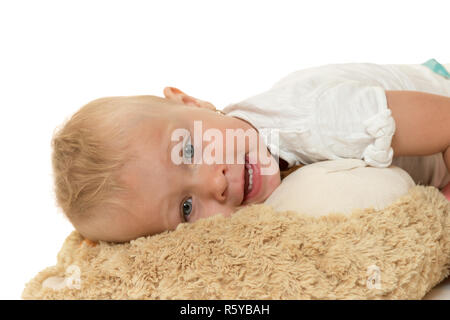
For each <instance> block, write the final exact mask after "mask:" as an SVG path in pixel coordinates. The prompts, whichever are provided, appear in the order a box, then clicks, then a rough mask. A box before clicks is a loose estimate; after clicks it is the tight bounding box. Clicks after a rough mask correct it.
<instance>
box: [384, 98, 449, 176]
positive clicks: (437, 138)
mask: <svg viewBox="0 0 450 320" xmlns="http://www.w3.org/2000/svg"><path fill="white" fill-rule="evenodd" d="M386 98H387V104H388V107H389V109H391V111H392V116H393V117H394V120H395V126H396V130H395V134H394V136H393V138H392V148H393V149H394V156H396V157H398V156H421V155H430V154H435V153H439V152H442V154H443V155H444V160H445V164H446V166H447V170H448V171H449V172H450V98H449V97H445V96H440V95H435V94H430V93H424V92H417V91H386Z"/></svg>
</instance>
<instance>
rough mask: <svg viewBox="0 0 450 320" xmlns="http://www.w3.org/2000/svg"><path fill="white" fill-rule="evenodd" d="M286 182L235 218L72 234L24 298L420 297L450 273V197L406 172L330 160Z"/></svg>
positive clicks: (292, 175) (25, 290)
mask: <svg viewBox="0 0 450 320" xmlns="http://www.w3.org/2000/svg"><path fill="white" fill-rule="evenodd" d="M280 187H281V188H279V189H277V190H276V191H275V192H274V193H273V194H272V195H271V197H270V198H269V199H268V200H267V201H266V203H263V204H256V205H250V206H248V207H245V208H243V209H241V210H239V211H238V212H236V213H235V214H233V215H232V216H231V217H228V218H225V217H223V216H221V215H216V216H212V217H209V218H206V219H200V220H198V221H196V222H195V223H183V224H180V225H179V226H178V227H177V229H176V230H174V231H170V232H169V231H167V232H164V233H161V234H158V235H154V236H148V237H141V238H139V239H136V240H134V241H130V242H127V243H122V244H114V243H107V242H102V241H101V242H99V243H98V244H97V245H95V244H92V243H89V242H86V241H84V239H83V238H82V237H81V235H80V234H79V233H78V232H76V231H73V232H72V233H71V234H70V235H69V236H68V237H67V239H66V241H65V243H64V244H63V246H62V249H61V251H60V252H59V254H58V260H57V264H56V265H55V266H52V267H49V268H46V269H45V270H43V271H41V272H40V273H39V274H38V275H36V276H35V277H34V278H33V279H32V280H31V281H29V282H28V283H27V285H26V287H25V289H24V291H23V294H22V297H23V298H24V299H421V298H423V297H424V296H425V294H426V293H427V292H429V291H430V289H432V288H433V287H434V286H436V285H437V284H438V283H440V282H441V281H442V280H443V279H445V278H446V277H447V276H448V274H449V272H450V270H449V265H450V202H449V201H447V200H446V199H445V197H444V196H443V195H442V194H441V193H440V192H439V190H438V189H436V188H434V187H425V186H415V185H414V183H412V182H411V178H410V177H409V176H408V175H407V174H406V175H405V172H404V171H402V170H401V169H398V168H395V167H391V168H389V169H376V168H369V167H366V166H365V165H364V164H363V163H361V162H360V161H358V160H356V161H353V160H351V161H334V162H333V161H331V162H324V163H321V164H314V165H308V166H304V167H302V168H301V169H299V170H297V171H295V172H294V173H292V174H291V175H289V176H287V177H286V178H285V179H284V180H283V182H282V184H281V186H280ZM80 244H81V245H80Z"/></svg>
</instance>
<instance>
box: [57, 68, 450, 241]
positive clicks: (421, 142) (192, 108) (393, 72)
mask: <svg viewBox="0 0 450 320" xmlns="http://www.w3.org/2000/svg"><path fill="white" fill-rule="evenodd" d="M447 76H448V74H447V73H446V70H445V68H444V67H443V66H442V65H440V64H438V63H437V62H436V61H435V60H431V61H429V62H428V63H427V64H425V65H375V64H357V63H354V64H335V65H327V66H322V67H317V68H311V69H306V70H302V71H297V72H294V73H292V74H290V75H288V76H287V77H285V78H284V79H282V80H280V81H279V82H277V83H276V84H275V85H274V86H273V87H272V88H271V89H269V90H268V91H266V92H263V93H261V94H258V95H256V96H253V97H251V98H249V99H246V100H244V101H242V102H239V103H237V104H231V105H229V106H227V107H226V108H225V109H224V110H223V112H221V111H216V109H215V107H214V106H213V105H212V104H211V103H209V102H207V101H203V100H200V99H197V98H194V97H192V96H189V95H187V94H185V93H183V92H182V91H180V90H179V89H176V88H173V87H166V88H165V89H164V96H165V98H160V97H156V96H130V97H108V98H101V99H97V100H94V101H92V102H90V103H88V104H87V105H85V106H84V107H82V108H81V109H80V110H79V111H78V112H76V113H75V114H74V115H73V116H72V117H71V118H70V119H69V121H67V122H66V123H65V124H64V126H63V127H62V128H61V129H60V130H58V131H57V132H56V133H55V135H54V137H53V140H52V147H53V154H52V163H53V171H54V180H55V193H56V200H57V204H58V205H59V206H60V207H61V208H62V210H63V211H64V213H65V215H66V216H67V217H68V219H69V220H70V222H71V223H72V224H73V225H74V227H75V228H76V229H77V230H78V231H79V232H80V233H81V234H82V235H83V236H84V237H85V238H86V239H90V240H91V241H98V240H103V241H112V242H123V241H129V240H133V239H136V238H138V237H140V236H145V235H152V234H157V233H160V232H163V231H166V230H173V229H175V228H176V226H177V225H178V224H180V223H183V222H194V221H196V220H198V219H201V218H205V217H208V216H211V215H214V214H222V215H224V216H229V215H231V214H232V213H233V212H235V211H236V210H238V209H239V208H240V207H242V206H245V205H249V204H252V203H261V202H263V201H264V200H265V199H267V198H268V196H269V195H270V194H271V193H272V192H273V191H274V190H275V189H276V188H277V187H278V185H279V184H280V183H281V177H282V176H283V172H286V170H292V169H293V168H295V167H298V166H301V165H305V164H310V163H313V162H316V161H322V160H328V159H341V158H358V159H363V160H364V161H365V162H367V163H368V164H369V165H372V166H376V167H387V166H389V165H391V164H392V163H393V164H395V165H397V166H399V167H402V168H403V169H405V170H406V171H407V172H409V173H410V174H411V176H412V177H413V179H414V180H415V181H416V183H422V184H428V185H434V186H436V187H438V188H440V189H441V190H442V192H444V194H448V193H449V192H450V190H449V188H450V185H449V182H450V174H449V168H450V151H449V150H450V147H449V145H450V80H449V79H448V77H447ZM199 132H200V134H198V133H199ZM230 132H231V133H233V134H234V136H233V135H231V136H230V135H227V134H229V133H230ZM230 137H231V138H230ZM252 137H257V143H254V142H255V140H252V139H251V138H252ZM234 138H236V139H237V140H238V141H245V143H236V144H230V141H231V140H233V139H234ZM221 139H223V141H220V140H221ZM233 141H234V140H233ZM252 141H253V142H252ZM230 145H231V146H232V147H231V149H230V148H228V147H229V146H230ZM211 146H214V148H211ZM202 151H204V152H202ZM225 154H226V156H227V161H226V162H224V161H217V159H220V158H221V155H222V156H223V155H225ZM205 155H209V156H205ZM229 156H231V157H230V158H228V157H229ZM196 157H197V158H196ZM198 157H200V158H201V159H200V161H192V160H193V159H197V160H198V159H199V158H198ZM211 158H214V159H213V160H214V161H211ZM180 159H181V160H182V162H181V163H180V161H179V160H180ZM228 159H231V160H232V161H228ZM202 160H203V161H202Z"/></svg>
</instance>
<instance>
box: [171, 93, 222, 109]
mask: <svg viewBox="0 0 450 320" xmlns="http://www.w3.org/2000/svg"><path fill="white" fill-rule="evenodd" d="M164 96H165V97H166V98H167V99H169V100H172V101H174V102H177V103H181V104H185V105H188V106H195V107H200V108H205V109H209V110H213V111H214V110H216V107H214V105H213V104H212V103H210V102H208V101H203V100H200V99H197V98H194V97H191V96H190V95H187V94H186V93H184V92H183V91H181V90H180V89H177V88H174V87H165V88H164Z"/></svg>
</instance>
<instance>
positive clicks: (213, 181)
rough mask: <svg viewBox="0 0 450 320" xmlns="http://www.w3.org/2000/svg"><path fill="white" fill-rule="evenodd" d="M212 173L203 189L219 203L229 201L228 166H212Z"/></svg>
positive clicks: (210, 171)
mask: <svg viewBox="0 0 450 320" xmlns="http://www.w3.org/2000/svg"><path fill="white" fill-rule="evenodd" d="M211 167H212V168H210V169H211V170H208V172H209V173H210V174H209V175H207V178H206V179H205V180H206V181H205V180H204V185H203V188H204V190H205V191H206V192H207V193H209V194H210V196H212V197H214V199H216V200H217V201H219V202H224V201H225V200H226V199H227V188H228V181H227V177H226V173H227V170H228V169H227V166H226V165H225V164H223V165H211Z"/></svg>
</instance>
